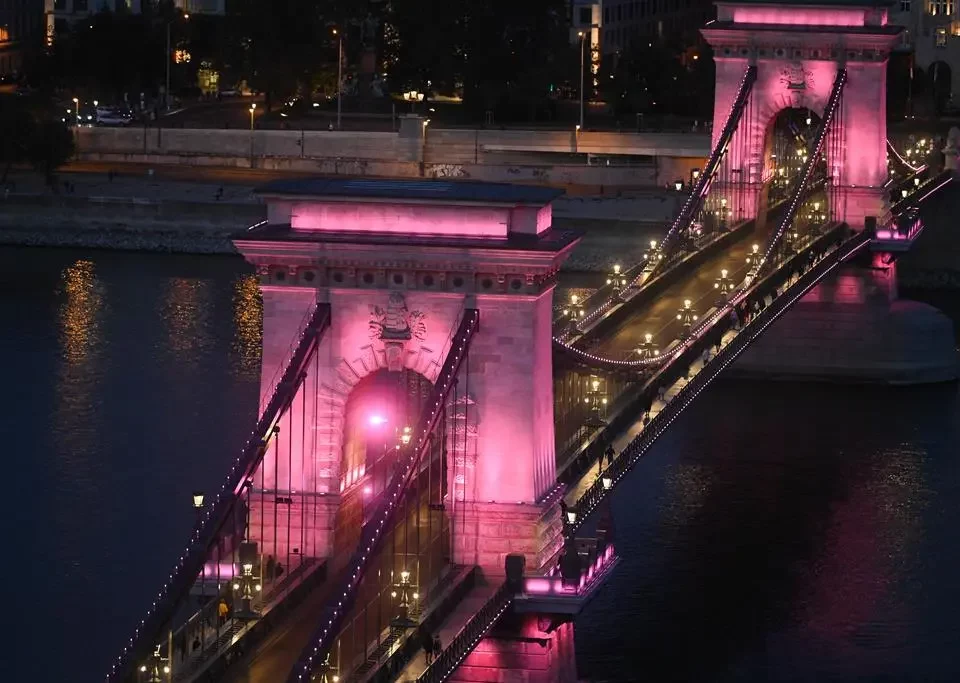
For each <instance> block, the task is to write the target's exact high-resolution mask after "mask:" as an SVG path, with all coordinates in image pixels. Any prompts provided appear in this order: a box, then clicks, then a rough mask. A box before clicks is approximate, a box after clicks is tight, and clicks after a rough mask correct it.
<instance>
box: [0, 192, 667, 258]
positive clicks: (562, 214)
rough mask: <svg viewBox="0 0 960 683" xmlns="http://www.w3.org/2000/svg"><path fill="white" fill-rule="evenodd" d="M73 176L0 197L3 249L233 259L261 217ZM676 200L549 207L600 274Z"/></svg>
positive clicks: (238, 205) (642, 241)
mask: <svg viewBox="0 0 960 683" xmlns="http://www.w3.org/2000/svg"><path fill="white" fill-rule="evenodd" d="M70 177H71V178H72V181H71V182H73V183H75V185H74V186H73V190H72V192H67V193H65V192H64V191H63V190H59V191H58V192H57V193H52V192H51V191H50V190H49V188H44V187H43V186H42V184H41V183H40V182H39V180H38V179H36V178H30V177H26V178H18V188H19V189H20V192H17V193H10V194H4V195H0V244H18V245H37V246H40V245H47V246H62V247H94V248H108V249H128V250H147V251H171V252H184V253H202V254H211V253H212V254H233V253H236V252H235V250H234V248H233V244H232V243H231V237H232V236H233V235H235V234H236V233H237V232H239V231H242V230H243V229H244V228H246V227H248V226H250V225H253V224H255V223H258V222H260V221H262V220H264V219H265V218H266V209H265V207H264V205H262V204H260V203H259V202H258V201H257V200H256V197H255V196H254V195H253V188H252V187H249V186H225V187H221V186H218V185H216V184H206V183H184V182H176V181H164V180H154V179H149V178H133V177H122V178H119V179H117V180H114V181H107V180H106V179H105V178H103V177H98V176H96V175H94V174H71V175H70ZM221 191H222V198H221V199H217V197H218V193H220V192H221ZM682 198H683V197H682V196H681V195H679V194H677V193H675V192H664V191H660V192H650V193H639V194H636V195H634V196H630V197H620V198H614V197H606V198H599V197H582V196H579V197H561V198H560V199H558V200H557V201H556V203H555V205H554V224H555V225H556V227H558V228H564V229H571V228H572V229H576V230H580V231H582V232H583V233H584V235H585V237H584V240H583V242H582V243H581V245H580V246H579V247H578V249H577V250H576V253H575V254H574V256H573V258H572V259H571V260H570V262H569V263H568V266H567V267H568V268H569V269H572V270H594V271H605V270H606V269H608V268H609V267H610V263H609V260H610V258H611V254H614V255H616V256H617V258H622V259H626V260H625V261H624V262H627V261H629V258H631V257H636V258H639V257H640V255H641V254H642V252H643V250H644V249H645V246H646V244H647V242H648V241H649V240H650V239H658V238H659V237H660V235H661V233H662V231H663V226H664V225H666V224H667V223H668V222H669V221H670V220H671V219H672V216H673V215H674V214H675V213H676V211H677V210H678V208H679V202H680V201H681V199H682ZM634 252H636V253H634Z"/></svg>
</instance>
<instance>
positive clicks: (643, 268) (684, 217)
mask: <svg viewBox="0 0 960 683" xmlns="http://www.w3.org/2000/svg"><path fill="white" fill-rule="evenodd" d="M756 80H757V67H756V66H749V67H747V69H746V70H745V71H744V74H743V77H742V79H741V80H740V86H739V88H738V90H737V95H736V97H735V98H734V101H733V104H732V105H731V107H730V111H729V112H728V113H727V119H726V121H725V122H724V125H723V128H722V129H721V132H720V136H719V137H718V138H717V144H716V146H715V147H714V148H713V150H712V151H711V153H710V157H709V158H708V160H707V163H706V165H705V166H704V168H703V170H702V172H700V174H699V175H698V177H697V180H696V181H695V183H694V185H693V188H692V189H691V192H690V194H689V195H688V196H687V199H686V200H685V201H684V203H683V205H682V206H681V208H680V211H679V213H678V214H677V217H676V218H675V219H674V221H673V223H672V224H671V225H670V228H669V229H668V230H667V233H666V235H665V236H664V238H663V240H662V241H661V244H660V246H659V248H657V249H651V252H650V254H651V258H652V259H654V258H655V259H656V260H644V261H643V262H641V263H639V264H635V265H633V266H630V267H627V268H625V269H624V270H623V272H622V275H620V274H617V275H616V276H614V275H613V274H611V277H610V278H608V279H610V280H611V282H609V283H607V284H604V285H603V286H601V287H599V288H598V289H597V290H596V291H595V292H593V293H592V294H591V295H590V296H589V297H587V298H586V299H585V300H584V301H582V302H578V305H577V306H576V307H575V308H568V309H567V311H568V313H567V314H566V315H561V316H559V317H558V318H556V319H555V320H554V329H555V330H556V333H557V334H558V335H560V336H563V335H564V333H565V329H564V328H565V327H566V326H568V325H569V324H570V323H571V322H574V324H576V325H578V326H579V325H581V324H588V323H589V322H590V321H592V320H593V319H594V318H596V317H597V316H599V315H602V314H603V313H604V312H605V311H607V310H608V309H609V308H610V307H612V306H614V305H615V304H616V303H618V302H619V301H620V300H621V298H629V297H630V294H629V293H628V292H626V291H625V290H633V289H635V288H636V287H637V286H639V284H640V283H641V280H644V278H645V276H646V280H649V279H650V278H651V277H653V273H654V271H658V272H663V271H664V270H665V269H669V268H671V267H673V266H676V265H677V263H679V262H680V261H681V260H682V256H683V254H682V252H679V251H677V250H676V249H675V247H676V243H677V238H678V237H679V236H680V235H682V234H685V233H686V232H687V231H688V230H689V228H690V227H691V224H692V223H693V222H694V220H695V219H696V217H697V216H698V215H699V214H700V213H701V212H702V210H703V208H704V204H705V201H706V199H707V197H708V195H709V194H710V188H711V186H712V185H713V183H714V182H715V181H716V180H717V178H718V174H719V170H720V165H721V163H722V162H723V160H724V159H725V158H726V154H727V151H728V149H729V147H730V142H731V140H732V139H733V136H734V133H736V131H737V129H738V127H739V125H740V121H741V119H742V118H743V114H744V112H745V111H746V108H747V107H746V105H747V102H748V100H749V97H750V93H751V92H752V90H753V85H754V83H755V82H756ZM724 209H726V207H724ZM722 220H723V221H725V220H726V218H725V217H723V219H722ZM615 280H617V281H615ZM571 313H572V315H573V316H574V318H573V319H571ZM581 313H582V315H581Z"/></svg>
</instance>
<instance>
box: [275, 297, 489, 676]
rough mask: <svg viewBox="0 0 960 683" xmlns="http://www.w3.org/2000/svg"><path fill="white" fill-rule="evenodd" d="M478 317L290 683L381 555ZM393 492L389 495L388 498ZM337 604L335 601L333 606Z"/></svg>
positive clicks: (463, 335) (461, 336) (319, 651)
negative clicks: (370, 560)
mask: <svg viewBox="0 0 960 683" xmlns="http://www.w3.org/2000/svg"><path fill="white" fill-rule="evenodd" d="M479 317H480V314H479V312H478V311H477V310H476V309H468V310H466V311H465V312H464V317H463V321H462V322H461V324H460V328H459V329H458V331H457V333H456V334H455V335H454V337H453V343H452V344H451V346H450V351H449V352H448V353H447V357H446V360H445V361H444V364H443V368H442V369H441V371H440V374H439V375H438V377H437V382H436V384H435V385H434V387H433V391H432V393H431V396H430V400H431V403H428V406H429V409H430V410H429V414H428V416H427V417H426V419H425V420H424V421H423V423H422V428H421V429H419V430H418V431H419V433H418V436H417V442H416V444H414V445H413V447H408V448H406V449H404V450H405V452H404V455H403V458H402V464H401V465H400V467H398V468H397V471H396V473H395V474H394V475H393V477H392V479H391V481H390V484H389V485H388V486H387V487H386V488H385V489H384V498H383V500H382V501H381V503H380V504H379V506H378V508H377V510H376V512H375V513H374V514H373V515H372V516H371V517H370V520H369V521H368V522H366V523H365V524H364V525H363V529H362V531H361V535H360V543H359V545H358V548H357V550H356V552H355V553H354V555H353V557H352V558H351V560H350V563H349V564H348V565H347V566H348V569H347V571H346V575H345V577H346V578H345V581H344V584H345V585H342V586H340V587H339V588H338V590H337V591H335V592H334V595H335V596H336V597H334V598H332V599H331V600H330V602H328V603H327V605H326V606H325V608H324V610H323V614H322V616H321V618H320V626H319V627H318V629H317V630H316V631H315V632H314V634H313V636H312V637H311V638H310V641H309V642H308V644H307V646H306V648H305V649H304V651H303V652H302V653H301V655H300V657H299V658H298V661H297V665H296V666H295V667H294V668H293V671H292V672H291V674H290V678H289V679H288V680H290V681H291V682H299V681H304V680H310V673H311V672H312V671H313V668H314V662H315V661H316V662H318V663H320V662H323V661H324V658H325V657H326V654H327V652H328V651H329V649H330V646H331V644H332V641H333V639H334V637H335V636H336V635H337V633H338V632H339V625H340V624H341V623H342V621H343V619H344V618H345V616H346V614H347V613H348V612H349V609H350V606H351V604H352V601H353V598H354V597H355V595H356V591H357V588H358V587H359V585H360V582H361V580H362V579H363V575H364V570H365V569H366V566H367V565H368V558H372V557H373V556H374V554H375V553H376V551H377V547H378V543H379V541H380V540H381V539H382V538H383V535H384V533H385V532H386V531H387V529H388V527H389V523H390V522H391V521H392V519H393V513H394V512H395V510H396V509H398V506H399V502H400V496H401V494H402V493H403V491H404V490H405V489H406V486H407V482H408V480H409V479H410V476H411V474H412V473H413V471H414V469H415V465H416V463H417V462H418V461H419V458H420V456H421V455H422V453H423V451H424V450H425V449H426V448H427V447H428V445H429V443H430V435H431V434H432V432H433V430H434V428H435V427H436V425H437V424H438V421H439V418H440V414H441V413H442V411H443V410H444V408H445V405H446V400H447V396H448V395H449V393H450V391H451V389H452V388H453V386H454V385H455V383H456V381H455V380H456V376H457V372H458V371H459V369H460V365H461V363H462V361H463V359H464V357H465V356H466V351H467V349H468V348H469V345H470V340H471V339H472V338H473V335H474V333H475V332H476V329H477V324H478V322H479ZM388 493H389V497H387V495H386V494H388ZM333 600H336V603H334V602H333Z"/></svg>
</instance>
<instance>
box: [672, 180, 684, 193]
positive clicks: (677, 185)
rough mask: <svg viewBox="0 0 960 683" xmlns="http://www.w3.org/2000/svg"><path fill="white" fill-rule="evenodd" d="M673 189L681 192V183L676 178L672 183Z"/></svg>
mask: <svg viewBox="0 0 960 683" xmlns="http://www.w3.org/2000/svg"><path fill="white" fill-rule="evenodd" d="M673 187H674V189H675V190H676V191H677V192H683V181H682V180H680V179H679V178H677V179H676V180H675V181H674V183H673Z"/></svg>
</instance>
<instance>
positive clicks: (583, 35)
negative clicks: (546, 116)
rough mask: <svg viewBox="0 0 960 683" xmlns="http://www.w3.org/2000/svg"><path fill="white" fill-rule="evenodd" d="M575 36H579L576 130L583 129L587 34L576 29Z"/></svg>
mask: <svg viewBox="0 0 960 683" xmlns="http://www.w3.org/2000/svg"><path fill="white" fill-rule="evenodd" d="M577 36H578V37H579V38H580V128H578V130H583V87H584V85H583V63H584V53H585V51H586V46H587V34H586V33H584V32H583V31H577Z"/></svg>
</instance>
